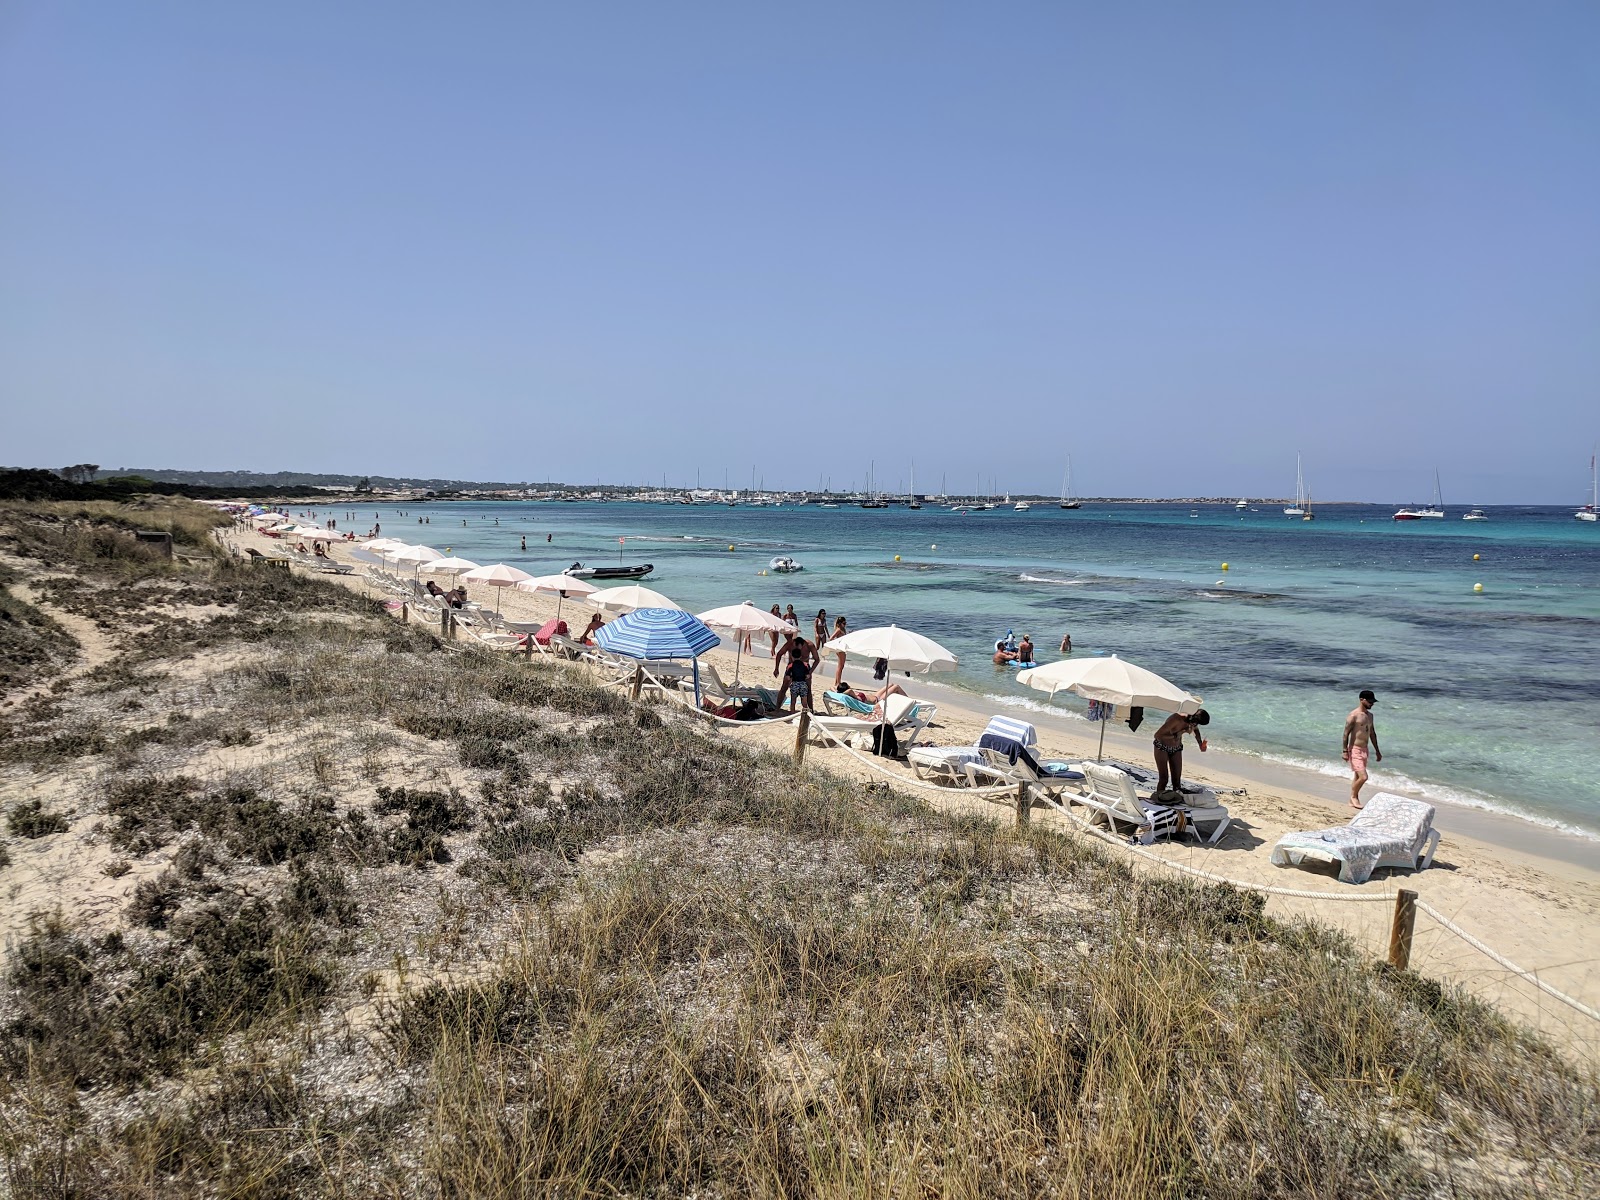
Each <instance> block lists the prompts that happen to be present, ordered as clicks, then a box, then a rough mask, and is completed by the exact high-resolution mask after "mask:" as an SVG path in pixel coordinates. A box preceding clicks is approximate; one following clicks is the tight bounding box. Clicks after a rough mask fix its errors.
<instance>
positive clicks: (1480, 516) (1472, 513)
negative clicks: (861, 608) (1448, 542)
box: [1461, 508, 1489, 521]
mask: <svg viewBox="0 0 1600 1200" xmlns="http://www.w3.org/2000/svg"><path fill="white" fill-rule="evenodd" d="M1461 519H1462V520H1463V521H1487V520H1488V519H1489V514H1488V513H1486V512H1484V511H1483V509H1481V508H1474V509H1471V510H1469V511H1467V512H1464V513H1462V514H1461Z"/></svg>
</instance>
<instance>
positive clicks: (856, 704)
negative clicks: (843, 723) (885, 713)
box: [822, 692, 873, 717]
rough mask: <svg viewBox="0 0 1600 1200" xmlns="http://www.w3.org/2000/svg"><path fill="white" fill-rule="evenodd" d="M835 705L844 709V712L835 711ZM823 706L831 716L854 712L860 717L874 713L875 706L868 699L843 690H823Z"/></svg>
mask: <svg viewBox="0 0 1600 1200" xmlns="http://www.w3.org/2000/svg"><path fill="white" fill-rule="evenodd" d="M835 706H837V707H839V708H842V709H844V710H845V711H844V713H837V712H835V711H834V708H835ZM822 707H823V708H824V709H825V710H826V711H827V714H828V715H829V716H830V717H834V716H844V715H846V714H848V713H854V714H855V715H856V716H858V717H870V716H871V715H872V713H873V706H872V705H871V704H869V703H867V701H865V700H859V699H857V698H856V697H855V696H847V695H845V694H844V693H843V692H823V693H822Z"/></svg>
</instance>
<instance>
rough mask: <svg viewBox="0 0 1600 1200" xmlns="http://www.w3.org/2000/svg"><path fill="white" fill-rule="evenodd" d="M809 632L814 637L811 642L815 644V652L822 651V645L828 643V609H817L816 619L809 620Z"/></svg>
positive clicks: (819, 652)
mask: <svg viewBox="0 0 1600 1200" xmlns="http://www.w3.org/2000/svg"><path fill="white" fill-rule="evenodd" d="M811 633H812V635H813V636H814V637H815V638H816V641H815V642H813V643H812V644H813V645H815V646H816V648H817V653H818V655H820V654H821V653H822V648H823V646H825V645H827V644H828V610H827V609H825V608H819V609H817V619H816V620H814V621H812V622H811Z"/></svg>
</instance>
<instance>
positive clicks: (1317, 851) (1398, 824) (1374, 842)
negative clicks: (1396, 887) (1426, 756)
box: [1272, 792, 1439, 883]
mask: <svg viewBox="0 0 1600 1200" xmlns="http://www.w3.org/2000/svg"><path fill="white" fill-rule="evenodd" d="M1433 815H1434V809H1433V805H1431V804H1425V803H1423V802H1422V801H1421V800H1408V799H1406V798H1405V797H1404V796H1396V795H1394V794H1393V793H1391V792H1379V793H1378V794H1377V795H1376V796H1373V797H1372V799H1370V800H1368V801H1367V806H1366V807H1365V808H1363V809H1362V810H1361V811H1360V812H1358V813H1357V814H1356V815H1355V816H1354V817H1352V818H1350V823H1349V824H1348V825H1340V826H1337V827H1335V828H1333V829H1311V830H1300V831H1297V832H1295V833H1286V834H1284V835H1283V836H1282V837H1281V838H1279V839H1278V844H1277V845H1276V846H1274V847H1273V848H1272V863H1273V865H1274V866H1278V867H1291V866H1292V867H1298V866H1300V865H1301V864H1302V863H1304V862H1305V861H1306V860H1307V859H1310V860H1311V861H1313V862H1321V863H1338V864H1339V881H1340V882H1341V883H1365V882H1366V881H1367V880H1368V879H1370V878H1372V872H1373V871H1375V870H1377V869H1378V868H1379V867H1395V868H1401V869H1404V870H1407V871H1425V870H1427V869H1428V867H1430V866H1431V865H1432V864H1433V853H1434V851H1435V850H1437V849H1438V848H1439V831H1438V830H1437V829H1435V828H1434V827H1433Z"/></svg>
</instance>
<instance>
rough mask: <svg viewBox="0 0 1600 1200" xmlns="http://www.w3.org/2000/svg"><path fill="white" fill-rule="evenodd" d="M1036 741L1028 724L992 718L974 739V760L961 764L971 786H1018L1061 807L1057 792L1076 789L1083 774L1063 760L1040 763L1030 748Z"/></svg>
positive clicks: (1012, 718)
mask: <svg viewBox="0 0 1600 1200" xmlns="http://www.w3.org/2000/svg"><path fill="white" fill-rule="evenodd" d="M1037 742H1038V735H1037V733H1036V732H1035V731H1034V728H1033V726H1032V725H1030V724H1028V723H1027V722H1026V721H1019V720H1017V719H1015V718H1014V717H995V718H992V719H991V720H990V722H989V726H988V728H986V729H985V730H984V731H983V736H981V737H980V738H979V739H978V753H979V754H980V755H981V758H980V760H979V761H978V762H968V763H965V764H963V765H962V768H961V769H962V770H963V771H964V772H965V773H966V776H967V780H968V782H969V783H971V785H972V786H973V787H994V786H996V785H1000V786H1021V787H1024V788H1026V789H1028V790H1029V791H1030V792H1033V793H1036V794H1038V795H1039V796H1041V797H1043V798H1044V799H1045V801H1046V802H1047V803H1051V804H1054V805H1055V806H1056V807H1058V808H1059V807H1060V806H1061V794H1062V793H1063V792H1064V791H1066V790H1067V789H1069V788H1071V789H1074V790H1075V789H1076V788H1077V787H1078V786H1079V785H1080V784H1081V783H1082V782H1083V773H1082V772H1081V771H1077V770H1074V769H1073V768H1072V767H1070V766H1068V765H1067V764H1066V763H1055V762H1052V763H1043V762H1040V761H1039V760H1038V759H1037V758H1035V757H1034V755H1033V751H1032V749H1031V747H1033V746H1034V745H1036V744H1037Z"/></svg>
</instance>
